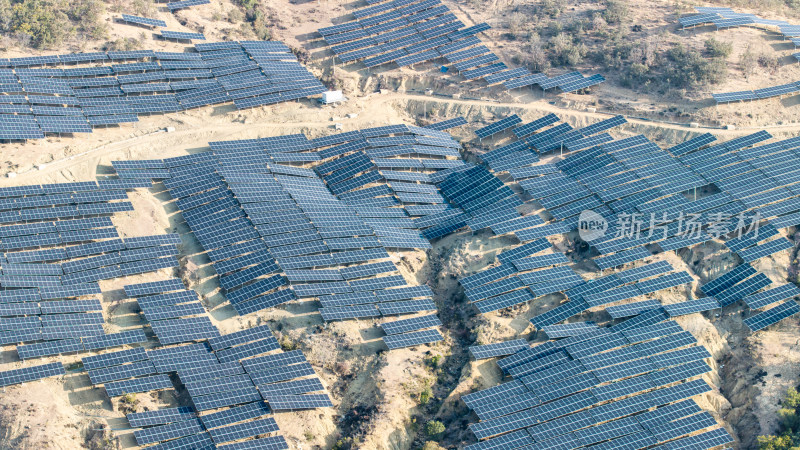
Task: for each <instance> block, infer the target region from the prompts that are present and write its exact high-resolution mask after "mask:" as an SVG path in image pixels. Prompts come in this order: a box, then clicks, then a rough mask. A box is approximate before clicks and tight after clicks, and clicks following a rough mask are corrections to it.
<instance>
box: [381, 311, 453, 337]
mask: <svg viewBox="0 0 800 450" xmlns="http://www.w3.org/2000/svg"><path fill="white" fill-rule="evenodd" d="M441 325H442V322H441V321H440V320H439V318H438V317H437V316H436V315H435V314H433V315H429V316H422V317H415V318H412V319H404V320H398V321H395V322H386V323H383V324H381V328H382V329H383V331H384V332H385V333H386V334H387V335H394V334H400V333H405V332H408V331H415V330H420V329H423V328H430V327H436V326H441Z"/></svg>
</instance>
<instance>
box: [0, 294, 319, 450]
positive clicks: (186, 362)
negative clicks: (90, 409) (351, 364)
mask: <svg viewBox="0 0 800 450" xmlns="http://www.w3.org/2000/svg"><path fill="white" fill-rule="evenodd" d="M149 284H150V286H141V285H139V286H130V288H131V289H138V288H147V289H149V290H150V291H151V292H150V295H151V296H152V295H158V294H155V293H153V292H152V289H150V288H153V289H155V287H156V283H149ZM163 284H164V283H162V285H163ZM178 292H179V291H178ZM142 298H147V296H145V297H142ZM163 308H168V307H166V306H165V307H163ZM203 341H204V343H194V344H189V345H181V346H171V347H157V348H155V349H151V350H145V349H144V348H142V347H134V348H130V349H127V350H122V351H118V352H113V353H105V354H100V355H96V356H91V357H85V358H84V359H83V364H84V367H85V368H86V370H87V371H88V374H89V378H90V380H91V381H92V383H93V384H94V385H103V386H104V387H105V390H106V392H107V393H108V395H109V396H112V397H116V396H120V395H123V394H130V393H140V392H152V391H157V390H163V389H172V388H173V387H174V386H173V383H172V381H171V380H170V377H169V376H168V375H170V374H177V380H179V382H180V383H181V384H182V385H183V386H184V387H185V389H186V391H187V392H188V393H189V396H190V398H191V401H192V403H193V404H194V407H188V406H179V407H173V408H167V409H160V410H154V411H147V412H140V413H132V414H128V421H129V423H130V425H131V426H132V427H134V428H137V430H135V431H134V433H133V435H134V437H135V439H136V442H137V443H138V444H139V445H148V444H154V443H159V442H160V443H161V444H160V445H163V446H166V447H169V448H175V446H178V448H183V447H182V446H184V445H185V446H189V448H196V447H195V446H197V445H200V444H202V445H206V444H209V445H211V446H213V445H215V444H222V443H226V442H231V441H236V440H240V439H244V438H251V437H257V436H262V437H261V438H259V439H256V440H251V441H248V445H262V444H263V445H270V446H274V447H270V448H288V447H286V446H285V441H284V440H283V438H281V437H280V436H276V435H273V433H275V432H277V431H278V427H277V425H276V423H275V421H274V420H273V419H272V418H270V417H266V418H263V417H265V416H268V415H270V414H271V413H272V412H273V411H278V410H299V409H313V408H321V407H331V406H333V405H332V402H331V400H330V398H329V397H328V395H327V394H326V393H318V392H320V391H322V392H324V391H325V388H324V387H323V385H322V383H321V382H320V380H319V378H317V377H316V376H315V374H314V370H313V369H312V368H311V367H310V365H309V364H308V362H307V361H306V359H305V357H304V356H303V353H302V352H300V351H298V350H295V351H291V352H282V351H280V346H279V345H278V343H277V340H276V339H275V337H274V336H273V335H272V332H271V331H270V329H269V327H267V326H260V327H255V328H250V329H244V330H241V331H237V332H234V333H231V334H226V335H219V333H216V334H215V335H214V336H208V337H207V338H206V339H203ZM276 352H277V353H276ZM58 368H59V369H61V370H60V374H63V373H64V372H63V368H62V367H60V365H59V367H58ZM33 369H36V368H33ZM54 369H55V368H49V367H48V373H47V374H45V375H43V376H52V375H57V374H59V373H57V372H59V371H57V370H54ZM40 372H41V371H40ZM8 376H9V377H14V379H19V378H24V377H21V376H20V375H18V374H16V373H9V375H8ZM41 376H42V375H40V376H39V377H41ZM308 376H313V377H312V378H308ZM28 378H30V376H28ZM31 379H33V378H31ZM23 381H24V380H23ZM209 410H215V411H214V412H208V411H209ZM251 419H256V420H255V421H250V420H251Z"/></svg>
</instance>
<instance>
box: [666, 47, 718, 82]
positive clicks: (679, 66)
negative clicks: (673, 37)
mask: <svg viewBox="0 0 800 450" xmlns="http://www.w3.org/2000/svg"><path fill="white" fill-rule="evenodd" d="M727 74H728V68H727V65H726V64H725V62H724V61H723V60H721V59H720V58H713V59H711V60H709V59H706V58H703V55H701V54H700V53H699V52H697V51H696V50H691V49H689V48H687V47H686V46H683V45H677V46H675V47H673V48H671V49H669V50H668V51H667V66H666V69H665V76H666V81H667V82H668V83H669V84H671V85H672V86H675V87H680V88H689V87H692V86H696V85H705V84H716V83H720V82H722V81H724V80H725V77H726V76H727Z"/></svg>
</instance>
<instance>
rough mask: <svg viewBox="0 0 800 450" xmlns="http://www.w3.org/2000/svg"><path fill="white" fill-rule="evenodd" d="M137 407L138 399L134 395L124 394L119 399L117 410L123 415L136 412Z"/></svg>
mask: <svg viewBox="0 0 800 450" xmlns="http://www.w3.org/2000/svg"><path fill="white" fill-rule="evenodd" d="M137 406H139V399H138V398H136V394H125V395H123V396H122V398H120V399H119V409H120V411H122V412H123V413H125V414H128V413H132V412H136V407H137Z"/></svg>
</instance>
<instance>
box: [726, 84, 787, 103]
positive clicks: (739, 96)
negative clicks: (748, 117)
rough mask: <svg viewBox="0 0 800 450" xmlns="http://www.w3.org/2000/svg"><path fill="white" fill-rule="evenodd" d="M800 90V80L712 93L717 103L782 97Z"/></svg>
mask: <svg viewBox="0 0 800 450" xmlns="http://www.w3.org/2000/svg"><path fill="white" fill-rule="evenodd" d="M798 92H800V81H793V82H791V83H786V84H781V85H778V86H771V87H768V88H763V89H757V90H754V91H736V92H724V93H719V94H711V96H712V97H713V98H714V100H716V102H717V103H731V102H742V101H745V100H761V99H765V98H771V97H782V96H784V95H794V94H797V93H798Z"/></svg>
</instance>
